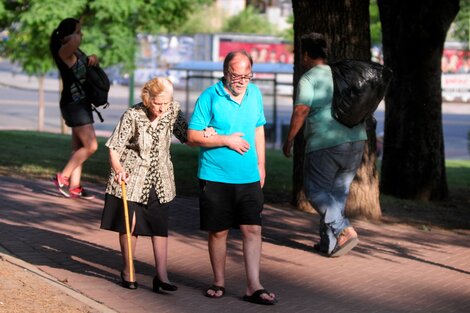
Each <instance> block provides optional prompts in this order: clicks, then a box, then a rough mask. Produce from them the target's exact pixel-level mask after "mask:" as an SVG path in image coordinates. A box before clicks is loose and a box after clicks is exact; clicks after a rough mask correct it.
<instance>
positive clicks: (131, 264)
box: [121, 181, 135, 282]
mask: <svg viewBox="0 0 470 313" xmlns="http://www.w3.org/2000/svg"><path fill="white" fill-rule="evenodd" d="M121 187H122V203H123V204H124V219H125V222H126V237H127V250H128V253H127V256H128V257H129V268H130V281H131V282H134V281H135V280H134V259H133V258H132V244H131V230H130V227H129V209H128V207H127V193H126V183H125V182H124V181H122V182H121Z"/></svg>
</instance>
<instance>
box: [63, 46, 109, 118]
mask: <svg viewBox="0 0 470 313" xmlns="http://www.w3.org/2000/svg"><path fill="white" fill-rule="evenodd" d="M79 51H80V53H82V55H83V56H85V53H83V52H82V51H81V50H79ZM86 64H88V58H86ZM71 73H72V77H73V78H74V80H75V82H76V83H77V85H78V87H79V88H80V89H82V90H83V91H84V92H85V94H86V97H87V99H88V101H90V103H91V104H92V110H93V111H95V112H96V114H97V115H98V117H99V119H100V121H101V122H104V120H103V117H102V116H101V113H100V112H99V111H98V110H97V109H96V108H97V107H103V109H106V108H107V107H108V106H109V102H108V93H109V88H110V87H111V84H110V82H109V78H108V75H107V74H106V73H105V71H103V69H102V68H101V67H99V66H98V65H95V66H87V67H86V81H85V83H84V84H82V83H81V82H80V81H79V80H78V79H77V77H76V76H75V74H74V73H73V72H71Z"/></svg>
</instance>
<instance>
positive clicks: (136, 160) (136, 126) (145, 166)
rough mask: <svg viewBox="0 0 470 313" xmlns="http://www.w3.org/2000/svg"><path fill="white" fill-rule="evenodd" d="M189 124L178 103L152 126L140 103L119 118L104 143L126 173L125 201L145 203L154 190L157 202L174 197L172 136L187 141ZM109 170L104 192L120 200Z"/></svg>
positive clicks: (116, 186) (168, 200)
mask: <svg viewBox="0 0 470 313" xmlns="http://www.w3.org/2000/svg"><path fill="white" fill-rule="evenodd" d="M187 129H188V124H187V122H186V120H185V118H184V115H183V113H182V112H181V110H180V105H179V103H178V102H173V103H172V105H170V108H169V109H168V110H167V111H166V112H165V113H163V114H162V116H160V117H159V120H158V123H157V125H156V127H152V126H151V124H150V120H149V118H148V117H147V109H146V108H145V107H144V106H143V104H142V103H139V104H137V105H135V106H134V107H132V108H129V109H128V110H127V111H126V112H124V114H123V115H122V117H121V120H120V122H119V123H118V125H117V126H116V128H115V130H114V132H113V134H112V135H111V137H110V138H109V139H108V141H107V142H106V146H107V147H108V148H109V149H113V150H114V151H116V152H117V153H118V154H119V156H120V162H121V164H122V166H123V167H124V169H125V170H126V172H128V173H129V175H130V176H129V180H128V181H127V188H126V191H127V200H128V201H133V202H138V203H142V204H147V201H148V198H149V193H150V189H151V188H152V187H155V190H156V193H157V197H158V199H159V201H160V203H168V202H170V201H171V200H173V199H174V198H175V196H176V188H175V180H174V172H173V163H172V162H171V155H170V145H171V139H172V134H173V135H175V137H176V138H177V139H178V140H179V141H180V142H181V143H184V142H186V141H187V136H186V131H187ZM115 174H116V173H115V172H114V170H113V169H111V173H110V175H109V179H108V184H107V186H106V193H108V194H110V195H113V196H115V197H118V198H122V189H121V185H120V184H118V183H117V182H116V181H115V180H114V177H115Z"/></svg>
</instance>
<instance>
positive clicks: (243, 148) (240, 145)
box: [226, 133, 250, 155]
mask: <svg viewBox="0 0 470 313" xmlns="http://www.w3.org/2000/svg"><path fill="white" fill-rule="evenodd" d="M244 135H245V134H243V133H233V134H231V135H228V136H227V138H226V146H227V147H229V148H230V149H232V150H234V151H236V152H238V153H240V154H241V155H243V154H245V152H247V151H248V149H250V144H249V143H248V141H246V140H245V139H243V138H242V137H243V136H244Z"/></svg>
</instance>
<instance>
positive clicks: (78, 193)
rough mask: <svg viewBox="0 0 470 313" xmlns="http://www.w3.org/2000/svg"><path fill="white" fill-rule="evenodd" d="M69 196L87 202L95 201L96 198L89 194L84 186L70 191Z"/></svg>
mask: <svg viewBox="0 0 470 313" xmlns="http://www.w3.org/2000/svg"><path fill="white" fill-rule="evenodd" d="M69 194H70V197H71V198H80V199H85V200H91V199H94V198H95V196H94V195H92V194H90V193H89V192H87V191H86V190H85V189H84V188H83V187H82V186H78V187H75V188H71V189H69Z"/></svg>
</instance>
